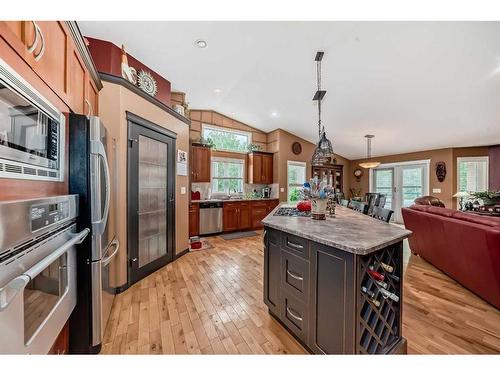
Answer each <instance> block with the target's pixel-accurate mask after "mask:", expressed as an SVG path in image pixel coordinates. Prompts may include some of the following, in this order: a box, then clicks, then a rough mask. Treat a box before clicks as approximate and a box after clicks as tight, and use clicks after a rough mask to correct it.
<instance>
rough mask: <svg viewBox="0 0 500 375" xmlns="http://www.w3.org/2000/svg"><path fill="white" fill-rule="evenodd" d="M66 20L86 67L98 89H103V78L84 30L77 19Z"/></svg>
mask: <svg viewBox="0 0 500 375" xmlns="http://www.w3.org/2000/svg"><path fill="white" fill-rule="evenodd" d="M64 22H65V23H66V26H68V29H69V31H70V32H71V36H72V38H73V41H74V42H75V45H76V48H77V49H78V52H79V53H80V56H81V57H82V59H83V62H84V64H85V67H86V68H87V70H88V71H89V74H90V76H91V77H92V80H93V81H94V83H95V85H96V86H97V90H101V89H102V87H103V86H102V82H101V78H100V77H99V73H98V72H97V69H96V67H95V64H94V60H93V59H92V56H91V54H90V51H89V49H88V47H87V43H85V38H84V36H83V35H82V32H81V31H80V28H79V27H78V24H77V23H76V21H64Z"/></svg>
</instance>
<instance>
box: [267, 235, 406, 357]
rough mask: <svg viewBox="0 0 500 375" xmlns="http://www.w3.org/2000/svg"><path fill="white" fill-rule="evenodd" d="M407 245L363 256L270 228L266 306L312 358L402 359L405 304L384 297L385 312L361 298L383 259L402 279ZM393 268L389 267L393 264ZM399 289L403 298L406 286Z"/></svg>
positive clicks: (370, 284) (397, 287)
mask: <svg viewBox="0 0 500 375" xmlns="http://www.w3.org/2000/svg"><path fill="white" fill-rule="evenodd" d="M398 254H402V242H400V243H397V244H393V245H389V246H387V247H385V248H382V249H380V250H377V251H376V252H374V253H371V254H367V255H357V254H353V253H351V252H348V251H343V250H340V249H337V248H335V247H331V246H326V245H323V244H320V243H317V242H314V241H310V240H308V239H306V238H303V237H298V236H295V235H291V234H289V233H286V232H282V231H279V230H276V229H272V228H270V227H267V226H266V227H265V230H264V303H265V304H266V305H267V307H268V308H269V312H270V313H271V314H272V315H274V316H275V318H276V319H277V320H278V321H279V322H280V323H281V324H282V325H283V326H284V327H286V328H287V329H288V331H290V332H291V333H293V334H294V335H295V336H296V337H297V338H298V339H299V340H300V341H301V342H302V344H303V345H304V346H305V347H306V348H307V349H308V350H309V351H310V352H312V353H317V354H362V353H368V354H392V353H394V354H399V353H404V352H406V346H405V345H406V341H405V340H404V338H402V336H401V328H402V324H401V320H400V317H401V299H399V301H396V302H395V301H391V300H389V299H383V298H381V297H380V296H379V295H377V298H378V299H379V302H380V305H378V306H379V307H380V309H379V308H378V306H377V305H374V304H373V302H372V301H371V300H369V299H366V298H365V297H364V295H363V294H362V293H361V292H360V290H361V287H362V286H367V287H369V288H370V287H371V286H372V283H373V281H371V280H370V278H369V277H368V276H367V273H366V269H367V268H368V266H369V265H372V264H376V262H380V259H383V261H384V262H389V263H390V264H391V265H393V266H394V268H395V269H396V270H397V271H394V274H393V275H394V276H396V277H397V278H398V279H401V278H402V274H401V270H402V257H400V256H399V255H398ZM389 263H388V264H389ZM391 284H394V285H393V286H394V290H395V293H397V294H398V295H401V292H402V286H401V284H398V285H396V284H395V283H393V282H392V281H391Z"/></svg>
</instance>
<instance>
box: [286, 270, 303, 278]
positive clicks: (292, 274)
mask: <svg viewBox="0 0 500 375" xmlns="http://www.w3.org/2000/svg"><path fill="white" fill-rule="evenodd" d="M286 273H287V274H289V275H290V276H291V277H293V278H294V279H295V280H299V281H302V280H304V278H303V277H301V276H299V275H297V274H295V273H293V272H291V271H290V270H286Z"/></svg>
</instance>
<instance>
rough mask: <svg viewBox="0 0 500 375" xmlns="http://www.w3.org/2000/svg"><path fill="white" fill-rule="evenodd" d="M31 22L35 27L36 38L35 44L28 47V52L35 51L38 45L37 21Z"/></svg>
mask: <svg viewBox="0 0 500 375" xmlns="http://www.w3.org/2000/svg"><path fill="white" fill-rule="evenodd" d="M31 23H32V24H33V29H35V40H34V41H33V44H32V45H31V46H29V47H28V53H33V51H34V50H35V49H36V46H37V45H38V30H37V28H36V23H35V21H31Z"/></svg>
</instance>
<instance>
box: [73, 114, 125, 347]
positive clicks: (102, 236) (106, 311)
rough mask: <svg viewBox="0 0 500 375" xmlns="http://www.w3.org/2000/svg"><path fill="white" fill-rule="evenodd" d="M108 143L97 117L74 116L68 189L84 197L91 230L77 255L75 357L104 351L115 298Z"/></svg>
mask: <svg viewBox="0 0 500 375" xmlns="http://www.w3.org/2000/svg"><path fill="white" fill-rule="evenodd" d="M108 141H109V140H108V137H107V135H106V128H105V127H104V125H103V124H102V123H101V121H100V119H99V118H98V117H95V116H90V117H87V116H83V115H75V114H71V115H70V120H69V190H70V193H71V194H79V197H80V202H79V205H80V215H79V217H78V221H77V223H78V226H79V228H91V235H90V236H88V237H87V239H86V240H85V241H84V243H82V245H81V246H80V249H79V251H78V254H77V285H78V295H77V297H78V298H77V304H76V307H75V310H74V312H73V314H72V316H71V319H70V352H71V353H98V352H99V351H100V349H101V343H102V339H103V335H104V330H105V328H106V323H107V321H108V319H109V315H110V312H111V306H112V304H113V299H114V295H115V291H114V288H112V287H111V286H110V282H109V281H110V275H109V266H110V263H111V262H112V261H113V259H114V257H116V254H117V253H118V250H119V247H120V244H119V242H118V240H117V238H116V236H115V231H114V228H113V227H111V226H110V207H111V205H112V202H113V197H114V194H115V193H114V191H113V185H112V183H113V181H114V178H113V176H112V174H111V171H110V165H109V162H108V156H109V151H110V150H109V149H108ZM111 222H114V220H111Z"/></svg>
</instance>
